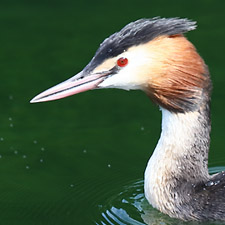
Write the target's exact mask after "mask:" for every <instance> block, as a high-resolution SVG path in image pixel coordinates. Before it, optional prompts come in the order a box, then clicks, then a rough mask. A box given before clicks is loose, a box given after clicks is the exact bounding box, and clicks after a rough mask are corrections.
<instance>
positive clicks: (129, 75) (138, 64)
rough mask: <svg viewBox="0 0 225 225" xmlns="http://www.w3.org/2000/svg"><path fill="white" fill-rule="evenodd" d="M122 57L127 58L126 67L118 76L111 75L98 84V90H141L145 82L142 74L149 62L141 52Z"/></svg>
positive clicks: (144, 76)
mask: <svg viewBox="0 0 225 225" xmlns="http://www.w3.org/2000/svg"><path fill="white" fill-rule="evenodd" d="M123 57H127V58H128V65H127V66H125V67H124V68H121V69H120V71H119V72H118V74H115V75H112V76H111V77H109V78H107V79H106V80H104V81H103V82H102V83H100V84H99V85H98V86H99V87H100V88H120V89H125V90H135V89H141V86H142V85H143V83H145V82H146V75H145V74H143V71H145V70H144V69H145V67H146V65H147V64H149V63H150V61H151V60H149V58H148V57H145V55H144V54H143V52H138V53H137V52H136V53H135V54H131V53H127V54H124V55H123Z"/></svg>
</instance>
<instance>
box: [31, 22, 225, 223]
mask: <svg viewBox="0 0 225 225" xmlns="http://www.w3.org/2000/svg"><path fill="white" fill-rule="evenodd" d="M195 28H196V25H195V22H192V21H189V20H187V19H179V18H169V19H165V18H153V19H140V20H137V21H135V22H132V23H130V24H128V25H126V26H125V27H124V28H123V29H122V30H121V31H119V32H117V33H115V34H113V35H111V36H110V37H109V38H107V39H105V40H104V41H103V43H102V44H101V45H100V47H99V49H98V50H97V52H96V54H95V56H94V57H93V58H92V60H91V61H90V62H89V64H88V65H87V66H86V67H85V68H84V69H83V70H82V71H81V72H80V73H78V74H77V75H75V76H73V77H72V78H70V79H68V80H66V81H64V82H63V83H61V84H58V85H56V86H54V87H52V88H50V89H48V90H46V91H44V92H43V93H41V94H39V95H37V96H36V97H35V98H33V99H32V100H31V102H32V103H33V102H44V101H51V100H55V99H60V98H63V97H67V96H70V95H73V94H77V93H79V92H83V91H87V90H90V89H97V88H120V89H125V90H136V89H140V90H143V91H144V92H145V93H146V94H147V95H148V96H149V97H150V99H151V100H152V101H153V102H155V103H156V104H158V105H159V107H160V108H161V111H162V132H161V137H160V139H159V141H158V144H157V146H156V148H155V150H154V153H153V155H152V156H151V158H150V160H149V162H148V165H147V168H146V171H145V184H144V189H145V196H146V198H147V200H148V201H149V203H150V204H151V205H152V206H153V207H155V208H157V209H159V210H160V211H161V212H163V213H166V214H168V215H169V216H171V217H175V218H180V219H182V220H201V221H204V220H223V221H225V172H221V173H217V174H214V175H209V173H208V151H209V145H210V130H211V123H210V92H211V80H210V76H209V72H208V68H207V66H206V65H205V63H204V61H203V59H202V58H201V57H200V56H199V54H198V53H197V51H196V49H195V47H194V46H193V45H192V44H191V43H190V42H189V41H188V40H187V39H186V38H185V37H184V36H183V33H185V32H187V31H190V30H194V29H195Z"/></svg>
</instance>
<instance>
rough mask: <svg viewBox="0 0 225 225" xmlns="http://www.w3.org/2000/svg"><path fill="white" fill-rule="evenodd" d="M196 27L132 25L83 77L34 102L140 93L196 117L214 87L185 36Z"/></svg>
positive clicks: (108, 42)
mask: <svg viewBox="0 0 225 225" xmlns="http://www.w3.org/2000/svg"><path fill="white" fill-rule="evenodd" d="M195 27H196V26H195V22H192V21H189V20H187V19H178V18H170V19H165V18H154V19H140V20H137V21H135V22H132V23H130V24H128V25H127V26H125V27H124V28H123V29H122V30H121V31H119V32H117V33H115V34H113V35H111V36H110V37H109V38H107V39H105V40H104V41H103V43H102V44H101V45H100V47H99V49H98V50H97V52H96V54H95V56H94V57H93V58H92V60H91V61H90V62H89V64H88V65H87V66H86V67H85V68H84V69H83V70H82V71H81V72H80V73H78V74H77V75H75V76H73V77H72V78H70V79H68V80H66V81H64V82H62V83H60V84H58V85H56V86H54V87H52V88H50V89H48V90H46V91H44V92H42V93H41V94H39V95H37V96H36V97H35V98H33V99H32V100H31V102H32V103H33V102H44V101H51V100H56V99H60V98H64V97H67V96H70V95H74V94H77V93H80V92H83V91H87V90H91V89H98V88H120V89H125V90H135V89H140V90H143V91H145V92H146V93H147V95H148V96H149V97H150V98H151V99H152V100H153V101H154V102H156V103H157V104H159V105H160V106H162V107H164V108H166V109H168V110H171V111H175V112H183V111H190V110H192V109H193V108H194V107H195V105H196V103H197V102H198V101H199V99H201V96H202V92H203V90H204V89H206V88H208V87H209V86H210V85H209V83H210V81H209V76H208V75H207V74H208V73H207V67H206V66H205V64H204V61H203V60H202V59H201V57H200V56H199V54H198V53H197V51H196V49H195V47H194V46H193V45H192V44H191V43H190V42H189V41H188V40H187V39H186V38H185V37H184V36H183V33H185V32H187V31H190V30H193V29H195Z"/></svg>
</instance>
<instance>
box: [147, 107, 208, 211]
mask: <svg viewBox="0 0 225 225" xmlns="http://www.w3.org/2000/svg"><path fill="white" fill-rule="evenodd" d="M209 133H210V120H209V118H208V112H207V110H206V108H203V109H201V108H200V109H199V110H196V111H194V112H186V113H172V112H169V111H167V110H166V109H162V132H161V137H160V140H159V142H158V144H157V146H156V148H155V150H154V153H153V155H152V156H151V158H150V160H149V162H148V165H147V168H146V171H145V196H146V198H147V200H148V201H149V202H150V203H151V204H152V205H153V207H156V208H158V209H159V210H161V211H163V212H165V213H167V214H169V213H168V210H171V211H172V212H173V211H174V210H176V209H175V208H176V207H177V206H178V205H179V203H180V204H182V202H183V201H185V197H184V196H183V194H187V195H189V192H188V189H186V187H187V186H188V185H194V184H195V183H197V182H199V181H204V180H207V179H208V177H209V174H208V165H207V164H208V150H209V141H210V138H209ZM187 184H188V185H187ZM185 185H186V186H185Z"/></svg>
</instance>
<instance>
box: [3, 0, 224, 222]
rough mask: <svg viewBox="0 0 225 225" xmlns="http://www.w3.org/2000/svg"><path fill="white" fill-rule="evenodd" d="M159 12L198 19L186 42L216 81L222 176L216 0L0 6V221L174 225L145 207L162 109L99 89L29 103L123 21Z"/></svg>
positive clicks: (217, 156)
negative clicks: (148, 172)
mask: <svg viewBox="0 0 225 225" xmlns="http://www.w3.org/2000/svg"><path fill="white" fill-rule="evenodd" d="M158 15H161V16H165V17H169V16H180V17H189V18H192V19H194V20H197V21H198V24H199V28H198V30H196V31H193V32H190V33H189V34H188V37H189V39H190V40H191V41H193V42H194V43H195V45H196V46H197V48H198V49H199V52H200V53H201V55H202V56H203V57H204V59H205V60H206V62H207V64H208V65H209V67H210V72H211V74H212V79H213V83H214V92H213V101H212V121H213V123H212V126H213V127H212V128H213V129H212V135H211V136H212V143H211V151H210V162H209V165H210V171H211V172H212V173H214V172H216V171H220V170H222V169H224V165H225V153H224V147H223V146H224V145H225V142H224V127H225V121H224V108H225V105H224V98H225V94H224V82H225V78H224V75H223V74H224V71H225V67H224V62H223V61H224V50H225V49H224V48H225V45H224V39H225V33H224V25H225V24H224V23H225V22H224V21H225V18H224V17H225V16H224V7H223V5H222V3H221V2H219V1H213V2H211V1H203V0H200V1H198V2H196V1H192V0H190V1H186V2H180V3H178V2H177V1H169V2H168V1H162V0H161V1H157V2H149V1H143V2H142V1H129V4H128V3H127V2H125V1H122V2H121V1H117V0H115V1H109V2H103V1H89V2H86V1H83V2H77V1H70V0H66V1H38V2H35V1H32V2H28V1H25V0H24V1H13V0H10V1H5V2H1V3H0V27H1V35H0V40H1V42H0V43H1V51H0V61H1V65H0V71H1V82H0V85H1V86H0V92H1V93H0V102H1V111H0V181H1V182H0V183H1V185H0V216H1V223H3V224H6V225H7V224H10V225H12V224H35V225H39V224H48V225H51V224H54V225H57V224H67V225H69V224H76V225H77V224H78V225H80V224H81V225H84V224H144V223H148V224H181V223H182V222H181V221H178V220H174V219H170V218H169V217H168V216H166V215H163V214H162V213H160V212H158V211H157V210H155V209H153V208H152V207H151V206H149V205H148V203H147V202H146V200H145V198H144V195H143V173H144V170H145V166H146V164H147V161H148V158H149V156H150V155H151V153H152V151H153V149H154V147H155V145H156V143H157V140H158V137H159V135H160V112H159V110H158V109H157V107H155V106H154V105H153V104H151V103H150V101H149V99H148V98H147V97H146V96H145V95H144V94H143V93H142V92H138V91H137V92H135V91H133V92H125V91H122V90H97V91H90V92H87V93H82V94H79V95H77V96H73V97H70V98H67V99H63V100H60V101H56V102H49V103H41V104H30V103H29V101H30V99H31V98H32V97H34V96H35V95H36V94H38V93H40V92H41V91H43V90H45V89H47V88H49V87H51V86H53V85H54V84H57V83H59V82H60V81H63V80H65V79H67V78H69V77H70V76H72V75H74V74H75V73H77V72H79V71H80V70H81V69H82V68H83V67H84V66H85V65H86V64H87V62H88V61H89V60H90V59H91V57H92V56H93V54H94V52H95V50H96V48H97V47H98V46H99V44H100V42H101V41H102V40H103V39H104V38H105V37H107V36H108V35H110V34H111V33H113V32H115V31H117V30H118V29H120V28H122V27H123V26H124V25H125V24H126V23H128V22H130V21H133V20H136V19H138V18H141V17H154V16H158ZM188 224H189V223H188ZM190 224H191V223H190Z"/></svg>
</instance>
